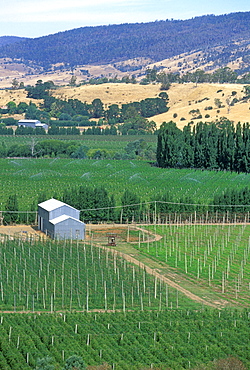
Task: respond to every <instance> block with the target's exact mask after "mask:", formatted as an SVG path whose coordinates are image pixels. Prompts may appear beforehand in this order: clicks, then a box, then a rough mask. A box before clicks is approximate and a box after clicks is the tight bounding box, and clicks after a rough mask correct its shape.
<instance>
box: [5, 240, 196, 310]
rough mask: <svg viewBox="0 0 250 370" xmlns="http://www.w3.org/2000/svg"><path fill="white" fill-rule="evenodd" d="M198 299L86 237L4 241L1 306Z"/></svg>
mask: <svg viewBox="0 0 250 370" xmlns="http://www.w3.org/2000/svg"><path fill="white" fill-rule="evenodd" d="M166 307H172V308H178V307H190V308H191V307H199V305H198V304H196V303H194V302H192V301H191V300H190V299H188V298H187V297H185V296H184V295H182V294H181V293H179V292H178V291H177V290H176V289H172V288H171V287H169V286H168V285H167V284H165V283H163V282H162V281H161V280H160V279H159V278H157V277H153V276H151V275H149V274H148V273H146V271H145V270H144V269H143V268H141V267H139V266H133V265H131V264H130V263H128V262H127V261H125V260H124V259H123V258H122V257H120V256H119V254H116V253H112V252H110V251H108V250H107V251H106V250H103V249H101V248H99V247H95V246H93V245H86V244H85V243H78V244H73V243H70V242H65V243H63V244H62V243H59V242H53V241H50V240H48V241H46V242H45V241H39V240H33V241H30V242H29V241H27V242H24V241H22V240H21V239H16V240H9V237H7V236H5V237H3V240H2V243H1V244H0V309H1V310H4V311H6V310H10V311H13V312H16V311H30V312H35V311H49V312H54V311H59V310H69V311H72V310H78V311H89V310H104V311H107V310H114V311H115V310H122V311H124V312H126V311H127V310H142V311H143V310H149V309H150V310H151V309H152V310H154V309H157V310H159V309H161V308H166Z"/></svg>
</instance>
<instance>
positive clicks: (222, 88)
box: [55, 83, 250, 128]
mask: <svg viewBox="0 0 250 370" xmlns="http://www.w3.org/2000/svg"><path fill="white" fill-rule="evenodd" d="M160 92H161V91H160V85H153V84H152V85H138V84H136V85H132V84H103V85H91V86H87V85H85V86H81V87H78V88H72V87H64V88H60V89H58V90H56V92H55V95H56V96H57V97H60V98H66V99H68V98H75V99H79V100H82V101H86V102H87V103H91V102H92V101H93V99H95V98H99V99H101V100H102V102H103V103H104V105H105V108H107V107H108V106H109V105H110V104H119V105H121V104H123V103H129V102H133V101H139V100H142V99H145V98H154V97H157V96H158V95H159V93H160ZM167 93H168V95H169V105H168V106H169V107H170V109H169V111H168V112H167V113H163V114H160V115H158V116H154V117H152V119H153V120H154V121H155V122H156V123H157V126H158V127H159V126H160V125H161V123H162V122H164V121H170V120H173V121H175V122H176V123H177V125H178V127H180V128H182V127H183V126H185V125H186V124H187V123H188V122H190V121H191V120H194V122H195V119H194V116H193V115H192V113H189V112H190V111H192V110H197V109H199V111H200V114H201V116H202V120H203V121H211V120H216V119H219V118H220V117H227V118H229V119H230V120H233V121H234V122H236V123H237V122H239V121H240V122H242V123H243V122H250V109H249V108H250V102H244V103H243V102H242V101H240V100H241V99H242V97H243V95H244V94H243V85H240V84H208V83H204V84H198V85H197V86H196V84H193V83H187V84H172V86H171V88H170V89H169V90H168V92H167ZM232 93H233V94H234V96H232ZM233 98H237V99H238V100H239V102H238V103H236V104H234V106H230V107H229V106H228V104H227V101H229V103H230V102H231V101H232V99H233ZM215 99H219V100H220V101H221V103H222V106H224V107H222V108H220V109H219V108H218V107H216V105H215ZM228 99H229V100H228ZM208 107H212V109H207V108H208ZM228 111H229V112H228ZM174 114H177V117H176V118H174V117H173V116H174ZM207 114H208V115H209V116H210V117H208V118H205V115H207ZM181 118H182V119H183V118H185V120H181Z"/></svg>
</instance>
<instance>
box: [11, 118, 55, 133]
mask: <svg viewBox="0 0 250 370" xmlns="http://www.w3.org/2000/svg"><path fill="white" fill-rule="evenodd" d="M18 127H31V128H38V127H41V128H43V129H44V130H48V125H46V123H41V122H40V121H39V120H38V119H20V120H19V121H18Z"/></svg>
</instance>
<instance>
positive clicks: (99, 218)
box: [3, 185, 250, 225]
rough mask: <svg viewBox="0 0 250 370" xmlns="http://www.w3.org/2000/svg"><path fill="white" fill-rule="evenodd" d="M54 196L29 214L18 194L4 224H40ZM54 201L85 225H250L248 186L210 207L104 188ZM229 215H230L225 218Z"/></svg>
mask: <svg viewBox="0 0 250 370" xmlns="http://www.w3.org/2000/svg"><path fill="white" fill-rule="evenodd" d="M50 197H51V194H50V195H48V194H46V193H45V192H44V193H41V194H40V195H39V197H38V199H37V202H36V201H33V202H32V204H31V205H30V208H29V209H28V210H27V211H23V212H20V211H19V207H18V199H17V195H16V194H14V195H10V196H9V197H8V199H7V202H6V204H5V208H4V210H3V211H4V212H3V222H4V224H5V225H7V224H13V223H24V224H34V223H36V211H37V205H38V204H39V203H40V202H43V201H45V200H47V199H49V198H50ZM53 197H54V198H57V199H60V200H62V201H63V202H65V203H67V204H70V205H71V206H73V207H75V208H77V209H79V210H80V211H81V212H80V219H81V220H82V221H84V222H93V223H95V222H117V223H126V222H142V223H152V222H156V223H161V222H164V223H165V222H167V220H169V219H170V218H171V222H174V219H176V218H177V217H178V219H180V217H182V220H183V221H185V220H186V219H189V220H190V217H192V215H195V216H194V218H193V220H194V221H195V219H197V218H198V217H200V218H203V219H204V215H206V216H205V217H206V219H207V220H208V217H211V218H212V219H213V220H214V221H222V220H224V221H225V217H226V219H227V220H228V221H233V220H235V217H236V216H237V219H238V220H241V221H247V222H249V217H250V214H249V211H250V209H249V208H250V207H249V205H250V189H249V188H248V187H245V188H243V189H239V190H230V189H226V190H225V191H224V192H223V194H221V195H215V196H214V198H213V199H212V201H211V202H210V203H209V204H206V205H204V204H201V203H199V202H197V200H196V199H195V198H193V197H189V196H184V197H180V198H178V197H176V196H175V195H174V194H172V193H170V192H168V191H166V193H164V194H156V195H155V196H153V197H152V198H151V199H150V201H149V202H145V200H143V199H142V198H141V197H139V196H138V195H137V194H136V193H134V192H132V191H129V190H125V191H124V193H123V194H122V195H121V196H120V198H116V199H115V197H114V195H113V194H111V195H110V194H109V193H108V191H107V190H106V189H105V188H104V187H102V186H99V187H98V186H96V187H91V186H85V185H84V186H83V185H82V186H79V187H71V188H67V189H65V190H64V191H63V193H62V195H60V196H59V195H58V194H53ZM225 215H226V216H225Z"/></svg>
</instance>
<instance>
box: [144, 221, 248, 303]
mask: <svg viewBox="0 0 250 370" xmlns="http://www.w3.org/2000/svg"><path fill="white" fill-rule="evenodd" d="M149 228H150V227H149ZM151 229H152V227H151ZM153 230H154V232H156V233H159V234H161V235H162V239H161V240H160V241H158V242H150V241H148V242H146V243H140V244H139V245H138V248H139V249H140V250H143V251H144V252H146V253H148V254H150V255H152V256H154V257H156V258H158V259H159V260H161V261H164V262H165V263H167V264H168V265H170V266H172V267H174V268H177V269H178V271H179V272H181V273H183V274H185V275H186V276H188V277H189V278H191V279H193V280H195V281H197V282H199V283H200V284H205V285H206V286H208V287H211V288H214V289H216V290H219V292H220V293H222V294H223V295H224V297H227V298H231V299H233V300H236V301H238V302H240V303H242V304H247V302H248V301H249V298H248V296H249V291H250V285H249V279H250V267H249V264H248V262H249V254H250V237H249V232H250V226H249V225H247V224H245V223H243V224H237V223H234V224H230V225H227V224H223V223H222V224H217V225H209V224H206V225H205V224H203V225H193V224H189V225H183V224H173V225H171V224H165V225H164V224H162V225H161V226H155V227H153Z"/></svg>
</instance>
